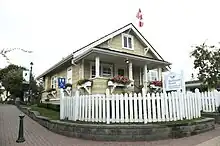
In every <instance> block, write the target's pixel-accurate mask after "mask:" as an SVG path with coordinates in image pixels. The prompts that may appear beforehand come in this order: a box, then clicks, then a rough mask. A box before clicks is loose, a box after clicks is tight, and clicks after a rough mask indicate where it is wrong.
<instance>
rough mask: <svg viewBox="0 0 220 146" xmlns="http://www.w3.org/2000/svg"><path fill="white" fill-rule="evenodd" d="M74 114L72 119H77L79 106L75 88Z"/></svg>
mask: <svg viewBox="0 0 220 146" xmlns="http://www.w3.org/2000/svg"><path fill="white" fill-rule="evenodd" d="M75 98H76V100H75V106H76V107H75V114H74V121H76V120H78V119H79V108H80V105H79V91H78V90H77V91H76V93H75Z"/></svg>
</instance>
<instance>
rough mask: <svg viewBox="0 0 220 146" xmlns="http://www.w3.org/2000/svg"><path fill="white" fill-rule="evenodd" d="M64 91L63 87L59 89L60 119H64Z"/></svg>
mask: <svg viewBox="0 0 220 146" xmlns="http://www.w3.org/2000/svg"><path fill="white" fill-rule="evenodd" d="M64 106H65V105H64V93H63V89H60V119H61V120H63V119H64Z"/></svg>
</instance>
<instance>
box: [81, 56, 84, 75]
mask: <svg viewBox="0 0 220 146" xmlns="http://www.w3.org/2000/svg"><path fill="white" fill-rule="evenodd" d="M81 70H82V79H84V59H82V66H81Z"/></svg>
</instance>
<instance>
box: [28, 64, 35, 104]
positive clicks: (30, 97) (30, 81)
mask: <svg viewBox="0 0 220 146" xmlns="http://www.w3.org/2000/svg"><path fill="white" fill-rule="evenodd" d="M33 65H34V64H33V62H31V63H30V66H31V67H30V78H29V102H30V101H31V100H32V91H31V90H32V87H31V83H32V66H33Z"/></svg>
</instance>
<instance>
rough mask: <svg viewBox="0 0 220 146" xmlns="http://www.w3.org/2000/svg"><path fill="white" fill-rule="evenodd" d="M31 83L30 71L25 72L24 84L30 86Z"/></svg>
mask: <svg viewBox="0 0 220 146" xmlns="http://www.w3.org/2000/svg"><path fill="white" fill-rule="evenodd" d="M29 82H30V71H28V70H23V83H24V84H29Z"/></svg>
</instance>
